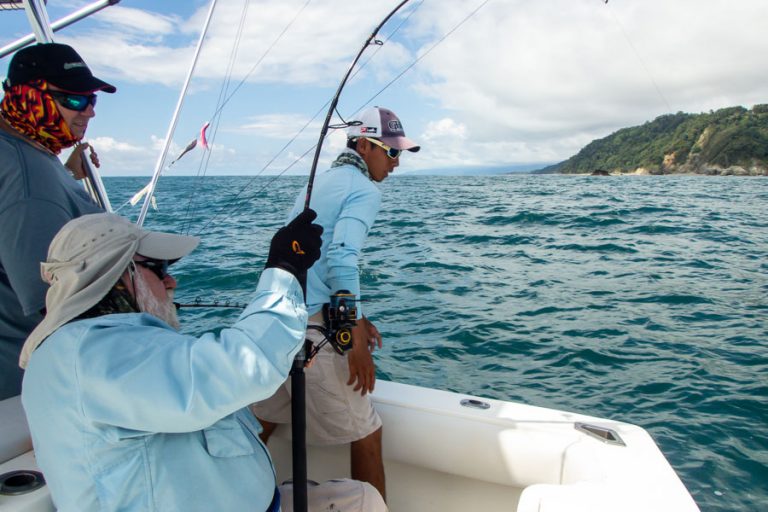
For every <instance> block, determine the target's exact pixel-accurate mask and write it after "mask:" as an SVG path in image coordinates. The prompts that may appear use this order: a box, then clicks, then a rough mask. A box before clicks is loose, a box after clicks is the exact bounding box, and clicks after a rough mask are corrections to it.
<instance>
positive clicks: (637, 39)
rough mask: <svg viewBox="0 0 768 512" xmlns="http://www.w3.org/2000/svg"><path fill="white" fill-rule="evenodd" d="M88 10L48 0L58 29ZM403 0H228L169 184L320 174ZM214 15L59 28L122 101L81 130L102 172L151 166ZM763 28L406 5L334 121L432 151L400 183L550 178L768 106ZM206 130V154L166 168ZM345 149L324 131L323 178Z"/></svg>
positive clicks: (143, 5)
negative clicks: (687, 119) (725, 111)
mask: <svg viewBox="0 0 768 512" xmlns="http://www.w3.org/2000/svg"><path fill="white" fill-rule="evenodd" d="M89 3H90V2H84V1H79V0H49V2H48V12H49V17H50V19H51V21H54V20H56V19H58V18H60V17H62V16H64V15H67V14H69V13H71V12H73V11H75V10H77V9H78V8H80V7H83V6H85V5H87V4H89ZM398 3H399V0H398V1H395V0H251V1H245V0H220V1H219V2H218V4H217V5H216V8H215V10H214V13H213V17H212V19H211V23H210V27H209V30H208V33H207V35H206V37H205V40H204V43H203V47H202V52H201V54H200V58H199V61H198V64H197V66H196V67H195V70H194V72H193V74H192V79H191V81H190V88H189V91H188V93H187V94H186V95H185V96H184V103H183V106H182V109H181V112H180V115H179V118H178V122H177V124H176V129H175V131H174V134H173V136H172V137H171V141H172V143H171V146H170V150H169V157H170V158H168V160H166V165H164V166H163V167H164V171H163V172H164V175H189V174H199V173H206V174H208V175H231V174H242V175H259V174H269V175H274V174H286V175H295V174H308V173H309V169H310V167H311V163H312V156H313V154H314V150H313V147H314V146H315V144H316V143H317V140H318V137H319V134H320V128H321V125H322V121H323V120H324V118H325V115H326V110H327V106H324V105H326V103H327V102H328V101H329V100H330V99H331V98H332V97H333V95H334V93H335V92H336V89H337V88H338V85H339V82H340V81H341V79H342V77H343V75H344V73H345V72H346V71H347V68H348V67H349V65H350V63H351V62H352V59H353V58H354V57H355V55H356V54H357V52H358V51H359V50H360V48H361V47H362V45H363V42H364V41H365V39H366V38H367V37H368V36H369V35H370V33H371V32H372V30H373V29H374V28H375V27H376V25H377V24H378V23H379V22H380V21H381V20H382V19H383V18H384V17H385V16H386V14H387V13H388V12H389V11H391V10H392V9H393V8H394V7H395V6H396V5H397V4H398ZM209 7H210V4H209V2H208V1H203V0H183V1H182V0H165V1H162V2H157V1H150V0H122V1H121V2H120V3H119V4H117V5H116V6H113V7H109V8H107V9H104V10H102V11H101V12H99V13H98V14H95V15H93V16H91V17H89V18H88V19H86V20H83V21H81V22H79V23H76V24H74V25H72V26H70V27H67V28H65V29H63V30H61V31H59V32H57V33H56V35H55V40H56V41H57V42H62V43H66V44H70V45H72V46H73V47H75V49H76V50H77V51H78V52H79V53H80V54H81V55H82V56H83V58H84V59H85V61H86V63H87V64H88V65H89V67H90V68H91V70H92V71H93V72H94V74H95V75H96V76H98V77H100V78H102V79H104V80H106V81H108V82H110V83H112V84H114V85H115V86H117V88H118V92H117V93H116V94H113V95H110V94H105V93H104V94H100V96H99V100H98V104H97V106H96V117H95V118H94V119H93V120H92V121H91V124H90V126H89V128H88V132H87V134H86V140H88V141H89V142H90V143H91V144H92V145H93V146H94V147H95V148H96V150H97V151H98V153H99V157H100V160H101V162H102V174H103V175H104V176H133V175H147V176H149V175H151V174H152V172H153V171H154V169H155V167H156V166H157V163H158V159H159V156H160V154H161V151H162V148H163V146H164V142H165V139H166V135H167V133H168V130H169V126H170V124H171V119H172V114H173V112H174V109H175V106H176V104H177V102H178V100H179V96H180V90H181V87H182V84H183V83H184V80H185V78H186V76H187V74H188V72H189V68H190V64H191V62H192V58H193V54H194V49H195V47H196V45H197V41H198V38H199V36H200V33H201V31H202V28H203V24H204V20H205V18H206V15H207V13H208V10H209ZM473 13H474V14H473ZM767 21H768V2H766V1H765V0H674V1H669V0H609V1H608V2H607V3H606V2H605V0H536V1H533V0H411V1H410V2H409V3H407V4H406V6H405V7H403V8H402V9H401V10H400V11H398V14H397V15H396V16H395V17H394V18H392V19H391V20H390V21H389V23H387V24H386V25H385V26H384V27H383V28H382V29H381V31H380V32H379V35H378V38H379V39H380V40H381V41H382V42H383V45H376V46H371V47H369V48H367V49H366V51H365V53H364V54H363V57H362V58H361V61H360V64H359V65H358V66H357V67H356V71H355V74H354V76H353V78H352V79H351V80H350V81H349V83H348V84H347V86H346V87H345V88H344V90H343V91H342V94H341V97H340V100H339V108H338V111H339V113H340V114H341V115H342V116H343V118H344V119H350V118H352V119H353V118H354V115H355V114H356V113H357V112H359V110H360V109H361V108H364V107H366V106H370V105H379V106H384V107H387V108H390V109H391V110H393V111H394V112H395V113H396V114H397V115H398V116H399V117H400V119H401V121H402V123H403V126H404V128H405V131H406V134H407V135H408V136H409V137H410V138H412V139H414V140H416V141H417V142H418V143H420V144H421V145H422V150H421V151H420V152H419V153H415V154H413V153H408V154H405V155H404V156H403V157H401V159H400V168H399V169H398V170H397V172H402V173H426V172H430V171H431V170H436V169H446V168H451V169H472V168H478V167H487V168H496V169H502V168H503V169H506V168H510V169H512V168H515V167H516V166H522V165H527V166H533V167H536V166H540V167H544V166H546V165H549V164H552V163H556V162H559V161H562V160H565V159H567V158H569V157H570V156H572V155H574V154H575V153H577V152H578V151H579V150H580V149H581V148H582V147H583V146H585V145H586V144H588V143H589V142H591V141H592V140H594V139H597V138H602V137H605V136H607V135H609V134H611V133H612V132H614V131H616V130H618V129H620V128H624V127H627V126H636V125H639V124H642V123H644V122H646V121H650V120H652V119H654V118H655V117H657V116H659V115H663V114H667V113H674V112H678V111H683V112H690V113H699V112H708V111H710V110H717V109H719V108H724V107H730V106H736V105H742V106H744V107H747V108H750V107H752V106H753V105H755V104H759V103H768V66H766V65H765V62H764V60H765V56H766V55H768V38H767V37H765V26H766V22H767ZM240 27H242V30H239V28H240ZM29 32H30V30H29V24H28V22H27V20H26V17H25V15H24V13H23V12H17V11H11V12H8V11H0V34H2V41H0V43H2V45H5V44H8V43H10V42H12V41H14V40H15V39H17V38H19V37H21V36H24V35H26V34H27V33H29ZM238 34H239V37H238ZM236 42H239V44H237V45H236ZM9 60H10V58H9V57H6V58H4V59H1V60H0V76H3V77H4V75H5V73H6V70H7V67H8V62H9ZM361 65H362V67H361ZM358 70H359V71H358ZM222 97H223V98H226V99H227V101H226V103H225V104H224V106H223V108H221V109H220V115H219V116H215V113H216V112H217V110H218V107H217V105H218V104H219V103H218V102H219V101H220V98H222ZM313 116H314V119H313ZM206 122H211V126H210V128H209V129H208V131H207V136H208V140H209V143H211V149H210V150H207V151H206V150H203V149H201V148H199V147H198V148H196V149H195V150H193V151H192V152H190V153H188V154H187V155H185V156H184V157H183V158H181V159H180V160H178V161H177V162H176V163H175V164H173V165H171V166H170V167H169V166H168V165H167V163H168V162H170V161H171V160H173V158H175V156H177V155H178V153H179V152H180V150H181V148H183V147H184V146H185V145H186V144H187V143H188V142H189V141H191V140H193V139H195V138H196V137H197V136H198V133H199V132H200V129H201V127H202V126H203V125H204V123H206ZM339 122H341V120H340V118H339V117H337V116H334V118H333V120H332V123H331V124H336V123H339ZM302 128H304V129H303V131H302ZM344 139H345V135H344V133H343V130H331V131H330V133H329V135H328V137H327V138H326V140H325V142H324V144H323V152H322V154H321V158H320V162H319V166H318V171H320V170H322V168H325V167H327V166H328V165H329V163H330V161H331V160H332V159H333V157H334V156H335V155H336V154H337V153H338V151H339V150H340V149H341V148H342V147H343V145H344ZM302 155H304V156H303V158H302Z"/></svg>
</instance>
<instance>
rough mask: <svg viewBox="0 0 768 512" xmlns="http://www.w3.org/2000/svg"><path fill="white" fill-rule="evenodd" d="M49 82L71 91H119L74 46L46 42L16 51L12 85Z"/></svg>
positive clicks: (10, 78)
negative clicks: (99, 76)
mask: <svg viewBox="0 0 768 512" xmlns="http://www.w3.org/2000/svg"><path fill="white" fill-rule="evenodd" d="M33 80H45V81H47V82H49V83H51V84H53V85H55V86H56V87H59V88H61V89H64V90H65V91H67V92H93V91H104V92H109V93H113V92H115V91H117V88H116V87H115V86H114V85H110V84H108V83H107V82H104V81H103V80H99V79H98V78H96V77H95V76H93V73H91V70H90V69H88V66H86V65H85V62H84V61H83V59H82V58H81V57H80V55H78V54H77V52H76V51H75V50H74V48H72V47H71V46H68V45H66V44H59V43H43V44H35V45H32V46H27V47H26V48H23V49H21V50H19V51H18V52H16V54H15V55H14V56H13V58H12V59H11V63H10V64H9V65H8V84H9V85H11V86H13V85H18V84H26V83H29V82H32V81H33Z"/></svg>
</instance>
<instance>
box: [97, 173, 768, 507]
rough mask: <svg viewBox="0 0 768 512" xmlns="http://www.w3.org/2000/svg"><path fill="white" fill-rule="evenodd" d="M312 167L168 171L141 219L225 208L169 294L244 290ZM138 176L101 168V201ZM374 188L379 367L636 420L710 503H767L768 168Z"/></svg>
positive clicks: (176, 220) (452, 386) (369, 250)
mask: <svg viewBox="0 0 768 512" xmlns="http://www.w3.org/2000/svg"><path fill="white" fill-rule="evenodd" d="M305 179H306V178H297V177H294V178H279V179H276V180H275V179H273V178H270V177H259V178H256V179H252V178H246V177H232V178H224V177H217V178H208V179H206V180H204V181H199V180H197V179H195V178H180V177H176V178H173V177H171V178H163V179H162V180H161V182H160V190H159V193H158V199H159V204H160V209H161V210H160V212H159V213H152V214H151V215H150V219H149V221H148V225H149V226H153V227H162V228H168V229H173V230H177V231H178V230H186V229H187V227H188V226H189V229H190V231H191V232H192V233H198V232H199V231H200V230H201V228H204V226H205V225H206V224H207V223H208V222H209V221H210V220H211V218H212V217H213V216H214V215H215V214H216V213H217V212H220V211H223V212H224V213H222V214H220V215H219V217H217V218H215V219H214V220H213V221H212V222H211V223H210V224H208V225H207V227H205V228H204V229H203V233H204V242H203V244H202V246H201V247H200V249H198V250H197V251H196V252H195V254H194V255H193V256H191V257H189V258H187V259H185V260H184V261H183V262H181V263H179V264H178V265H177V267H178V268H176V274H175V275H177V276H178V277H179V281H180V282H181V284H180V290H179V293H178V296H179V297H180V298H184V299H188V300H191V299H194V298H195V297H198V296H199V297H201V298H203V299H205V300H209V299H211V298H212V297H216V298H218V299H220V300H225V299H230V300H239V301H246V300H247V299H248V297H249V296H250V294H251V292H252V290H253V288H254V285H255V283H256V281H257V279H258V274H259V271H260V269H261V268H262V266H263V263H264V259H265V256H266V251H267V248H268V241H269V239H270V237H271V235H272V233H273V232H274V231H275V229H276V228H277V227H278V226H279V225H280V224H281V223H282V221H283V219H284V215H285V212H286V211H287V209H288V207H289V205H290V204H292V202H293V198H294V196H295V195H296V193H297V192H298V190H299V189H300V188H301V186H302V185H303V183H304V181H305ZM143 181H144V180H137V179H127V178H114V179H109V180H107V186H108V187H109V188H110V190H113V192H112V198H113V199H112V200H113V202H119V199H120V198H124V197H127V196H129V195H130V194H131V193H132V192H133V191H135V190H137V189H138V188H140V187H141V185H142V184H143ZM246 185H247V186H248V188H247V189H246V190H245V191H244V192H241V191H242V189H243V187H244V186H246ZM382 187H383V190H384V201H383V208H382V212H381V213H380V215H379V219H378V221H377V224H376V226H375V227H374V229H373V231H372V232H371V234H370V236H369V239H368V244H367V247H366V250H365V255H364V258H363V263H362V278H363V289H364V291H365V292H367V293H366V298H368V299H369V300H370V301H369V302H367V303H366V304H365V305H364V307H365V309H366V311H367V313H368V315H369V317H370V318H371V319H372V320H373V321H374V322H375V323H376V325H377V326H378V327H379V329H380V330H381V331H382V333H383V334H384V337H385V347H384V349H383V350H382V351H381V352H379V353H378V356H377V362H378V375H379V377H380V378H384V379H389V380H396V381H400V382H406V383H410V384H416V385H421V386H429V387H437V388H443V389H448V390H452V391H457V392H462V393H472V394H476V395H481V396H487V397H493V398H499V399H504V400H513V401H521V402H525V403H529V404H533V405H539V406H544V407H555V408H559V409H565V410H570V411H576V412H581V413H585V414H590V415H595V416H605V417H610V418H613V419H617V420H622V421H627V422H630V423H636V424H638V425H641V426H643V427H644V428H646V429H647V430H648V431H649V432H650V433H651V435H652V436H653V437H654V439H655V440H656V441H657V443H658V444H659V446H660V447H661V449H662V451H663V452H664V453H665V454H666V456H667V458H668V459H669V461H670V462H671V464H672V465H673V467H674V468H675V470H676V471H677V472H678V474H679V475H680V476H681V478H682V480H683V481H684V482H685V484H686V486H687V487H688V489H689V490H690V492H691V494H692V495H693V497H694V499H695V500H696V502H697V503H698V504H699V506H700V507H701V509H702V510H703V511H710V510H718V511H720V510H722V511H726V510H727V511H731V510H738V511H753V510H768V321H767V320H766V314H768V258H767V254H766V253H767V252H768V180H767V179H764V178H727V177H725V178H704V177H668V176H666V177H609V178H605V177H586V176H584V177H574V176H502V177H397V178H391V179H390V180H388V181H387V182H385V183H384V184H383V185H382ZM192 192H195V193H196V194H197V195H196V196H194V199H193V202H190V193H192ZM238 192H241V193H240V196H239V198H238V199H233V196H234V195H235V194H237V193H238ZM243 199H245V201H244V202H242V203H241V200H243ZM238 204H239V205H240V206H241V207H239V208H233V205H238ZM235 315H236V312H234V311H229V312H227V311H224V310H207V311H203V310H184V311H183V313H182V322H183V323H185V327H184V329H185V331H187V332H201V331H202V330H204V329H210V328H211V327H212V326H213V325H216V323H220V322H221V320H222V318H225V319H231V318H234V316H235Z"/></svg>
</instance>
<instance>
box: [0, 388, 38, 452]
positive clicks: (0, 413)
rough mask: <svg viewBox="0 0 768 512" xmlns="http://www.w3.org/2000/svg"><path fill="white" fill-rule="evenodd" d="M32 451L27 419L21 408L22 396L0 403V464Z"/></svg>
mask: <svg viewBox="0 0 768 512" xmlns="http://www.w3.org/2000/svg"><path fill="white" fill-rule="evenodd" d="M31 449H32V438H31V437H30V435H29V426H28V425H27V417H26V416H25V415H24V408H23V407H22V406H21V396H20V395H19V396H14V397H11V398H7V399H5V400H2V401H0V463H3V462H6V461H9V460H11V459H13V458H16V457H18V456H19V455H21V454H23V453H26V452H28V451H30V450H31Z"/></svg>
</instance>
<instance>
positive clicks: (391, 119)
mask: <svg viewBox="0 0 768 512" xmlns="http://www.w3.org/2000/svg"><path fill="white" fill-rule="evenodd" d="M352 124H353V126H350V127H349V128H348V129H347V137H348V138H350V139H356V138H358V137H371V138H374V139H379V140H380V141H381V142H383V143H384V144H386V145H387V146H389V147H391V148H395V149H401V150H406V151H411V152H413V153H415V152H417V151H418V150H420V149H421V146H419V145H417V144H416V143H415V142H413V141H412V140H411V139H409V138H408V137H406V136H405V131H404V130H403V123H401V122H400V119H399V118H398V117H397V116H396V115H395V113H394V112H392V111H391V110H389V109H386V108H381V107H371V108H369V109H367V110H366V111H364V112H363V113H362V114H360V116H359V117H358V119H357V120H356V122H355V121H353V122H352Z"/></svg>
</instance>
